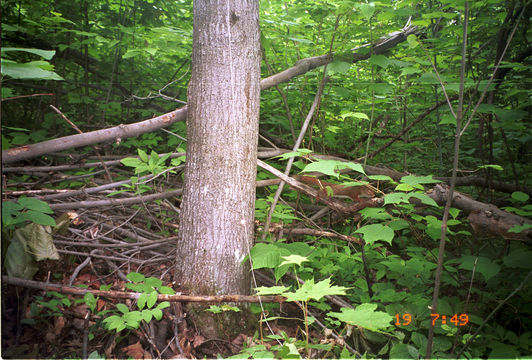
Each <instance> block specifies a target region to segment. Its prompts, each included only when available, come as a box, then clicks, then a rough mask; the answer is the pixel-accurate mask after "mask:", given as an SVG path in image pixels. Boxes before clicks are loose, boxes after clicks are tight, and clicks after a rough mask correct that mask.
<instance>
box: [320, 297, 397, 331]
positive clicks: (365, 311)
mask: <svg viewBox="0 0 532 360" xmlns="http://www.w3.org/2000/svg"><path fill="white" fill-rule="evenodd" d="M376 309H377V304H360V305H358V306H357V307H356V308H355V309H348V308H342V309H341V312H339V313H335V312H330V313H328V315H329V316H332V317H335V318H337V319H339V320H340V321H343V322H345V323H347V324H349V325H353V326H360V327H363V328H365V329H368V330H371V331H376V332H381V333H383V332H384V331H383V330H386V329H388V328H389V327H390V326H391V325H392V324H391V321H392V320H393V316H391V315H388V314H387V313H385V312H382V311H375V310H376Z"/></svg>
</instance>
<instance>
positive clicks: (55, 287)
mask: <svg viewBox="0 0 532 360" xmlns="http://www.w3.org/2000/svg"><path fill="white" fill-rule="evenodd" d="M2 281H3V282H4V284H10V285H16V286H23V287H28V288H32V289H39V290H45V291H57V292H60V293H63V294H71V295H80V296H83V295H85V294H86V293H89V292H90V293H92V294H93V295H94V296H101V297H105V298H110V299H132V300H137V299H138V298H139V296H140V295H141V293H137V292H125V291H115V290H108V291H104V290H93V289H81V288H76V287H70V286H64V285H59V284H51V283H48V284H47V283H44V282H41V281H34V280H25V279H20V278H14V277H10V276H2ZM157 300H158V301H170V302H199V303H223V302H236V303H258V302H259V297H258V296H254V295H212V296H201V295H196V296H192V295H181V294H176V295H164V294H159V295H157ZM285 300H286V298H285V297H284V296H279V295H278V296H261V297H260V301H262V302H270V303H271V302H275V303H283V302H285Z"/></svg>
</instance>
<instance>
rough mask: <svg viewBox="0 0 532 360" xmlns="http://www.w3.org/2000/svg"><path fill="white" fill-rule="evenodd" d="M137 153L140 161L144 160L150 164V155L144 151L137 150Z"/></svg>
mask: <svg viewBox="0 0 532 360" xmlns="http://www.w3.org/2000/svg"><path fill="white" fill-rule="evenodd" d="M137 152H138V154H139V158H140V160H142V161H143V162H145V163H148V161H149V158H148V154H146V152H144V150H142V149H137Z"/></svg>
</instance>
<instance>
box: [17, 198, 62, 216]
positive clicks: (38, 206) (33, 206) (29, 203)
mask: <svg viewBox="0 0 532 360" xmlns="http://www.w3.org/2000/svg"><path fill="white" fill-rule="evenodd" d="M18 203H19V204H20V205H22V206H24V207H25V208H26V209H29V210H35V211H40V212H42V213H45V214H53V213H54V211H53V210H52V209H51V208H50V205H48V203H46V202H44V201H42V200H39V199H35V198H28V197H21V198H19V199H18Z"/></svg>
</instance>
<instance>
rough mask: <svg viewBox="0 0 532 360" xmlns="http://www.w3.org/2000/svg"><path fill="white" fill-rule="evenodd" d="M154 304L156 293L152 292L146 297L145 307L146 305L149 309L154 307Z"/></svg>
mask: <svg viewBox="0 0 532 360" xmlns="http://www.w3.org/2000/svg"><path fill="white" fill-rule="evenodd" d="M156 302H157V292H156V291H153V292H152V293H151V294H150V295H149V296H148V300H147V301H146V305H147V307H148V309H151V308H152V307H153V305H155V303H156Z"/></svg>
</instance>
